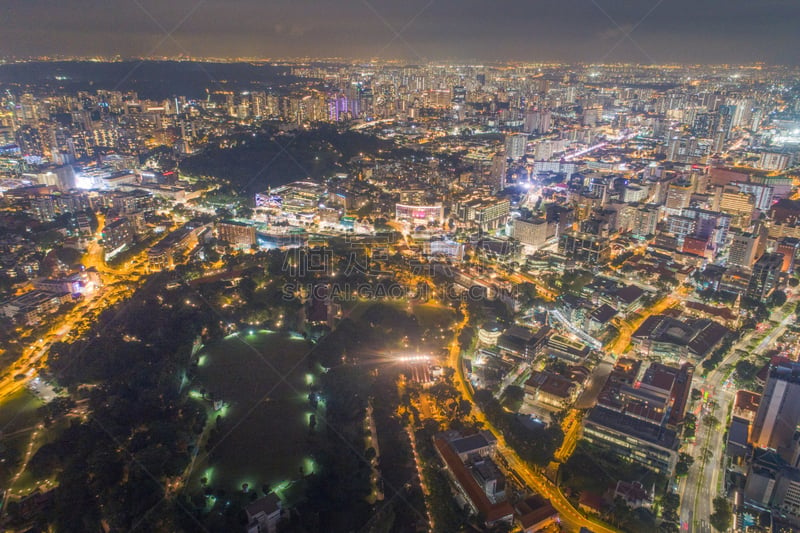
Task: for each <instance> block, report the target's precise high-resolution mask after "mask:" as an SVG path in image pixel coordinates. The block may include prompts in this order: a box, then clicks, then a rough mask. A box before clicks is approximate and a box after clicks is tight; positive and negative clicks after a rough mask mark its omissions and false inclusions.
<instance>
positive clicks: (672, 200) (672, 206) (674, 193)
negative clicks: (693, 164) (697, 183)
mask: <svg viewBox="0 0 800 533" xmlns="http://www.w3.org/2000/svg"><path fill="white" fill-rule="evenodd" d="M691 198H692V184H691V182H688V181H675V182H672V183H670V184H669V186H668V187H667V201H666V203H665V204H664V209H665V211H666V213H667V214H669V215H679V214H680V213H681V210H682V209H684V208H686V207H689V201H690V200H691Z"/></svg>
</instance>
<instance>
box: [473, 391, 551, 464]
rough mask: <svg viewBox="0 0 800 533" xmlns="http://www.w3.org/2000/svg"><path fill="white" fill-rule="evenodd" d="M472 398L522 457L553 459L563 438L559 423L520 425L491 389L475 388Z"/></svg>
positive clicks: (536, 460)
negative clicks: (537, 426)
mask: <svg viewBox="0 0 800 533" xmlns="http://www.w3.org/2000/svg"><path fill="white" fill-rule="evenodd" d="M474 399H475V403H477V404H478V406H479V407H480V408H481V409H482V410H483V413H484V414H485V415H486V418H487V419H488V420H489V422H491V423H492V425H493V426H494V427H496V428H497V429H498V430H499V431H500V432H501V433H502V434H503V436H504V437H505V439H506V442H508V444H509V445H510V446H511V447H512V448H514V450H515V451H516V452H517V454H519V456H520V457H521V458H522V459H523V460H525V461H527V462H529V463H531V464H534V465H539V466H545V465H547V464H549V463H550V461H552V459H553V454H555V452H556V450H557V449H558V447H559V446H561V443H562V441H563V440H564V432H563V431H561V427H560V426H559V425H558V424H550V425H548V426H547V427H541V428H533V427H530V426H527V425H523V424H522V423H521V422H520V420H519V418H518V416H517V415H515V414H514V413H509V412H508V411H506V410H505V409H504V408H503V405H502V404H501V403H500V401H499V400H497V398H495V397H494V395H493V394H492V393H491V391H489V390H486V389H481V390H479V391H477V392H476V393H475V396H474Z"/></svg>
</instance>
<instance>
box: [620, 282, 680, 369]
mask: <svg viewBox="0 0 800 533" xmlns="http://www.w3.org/2000/svg"><path fill="white" fill-rule="evenodd" d="M686 291H687V289H686V288H685V287H681V288H680V289H678V290H677V291H676V292H675V293H671V294H668V295H667V296H665V297H664V298H662V299H661V300H659V301H658V302H656V303H655V304H653V305H651V306H650V307H648V308H646V310H645V311H646V312H644V313H641V314H640V315H639V316H638V317H637V318H636V319H635V320H634V321H629V320H621V321H619V322H618V323H617V327H618V329H619V335H618V336H617V338H616V339H614V340H613V341H612V342H610V343H609V345H608V346H607V347H606V351H607V352H609V353H611V354H613V355H614V357H617V356H619V355H622V354H623V353H625V351H626V350H627V348H628V345H630V343H631V337H632V336H633V334H634V332H635V331H636V330H637V329H639V326H641V325H642V323H643V322H644V321H645V320H646V319H647V318H648V317H649V316H650V315H658V314H660V313H663V312H664V311H666V310H667V309H669V308H670V307H672V306H674V305H676V304H678V303H679V302H680V301H681V297H682V296H684V295H685V294H686Z"/></svg>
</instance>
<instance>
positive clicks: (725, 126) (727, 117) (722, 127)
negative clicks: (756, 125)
mask: <svg viewBox="0 0 800 533" xmlns="http://www.w3.org/2000/svg"><path fill="white" fill-rule="evenodd" d="M735 114H736V106H735V105H721V106H719V111H718V113H717V121H716V122H717V123H716V126H717V127H716V128H715V129H716V131H717V133H722V134H723V135H724V137H723V138H724V139H725V140H727V139H729V138H730V136H731V128H732V126H733V116H734V115H735Z"/></svg>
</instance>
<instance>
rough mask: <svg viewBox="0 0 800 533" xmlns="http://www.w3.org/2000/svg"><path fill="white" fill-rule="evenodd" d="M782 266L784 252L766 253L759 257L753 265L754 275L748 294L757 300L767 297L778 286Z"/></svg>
mask: <svg viewBox="0 0 800 533" xmlns="http://www.w3.org/2000/svg"><path fill="white" fill-rule="evenodd" d="M782 267H783V254H779V253H766V254H764V255H762V256H761V257H759V258H758V261H756V264H755V265H753V275H752V277H751V278H750V284H749V285H748V287H747V295H748V296H750V297H751V298H754V299H757V300H764V299H766V298H767V297H768V296H769V295H770V294H772V291H773V290H775V287H777V285H778V281H779V280H780V275H781V268H782Z"/></svg>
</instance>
